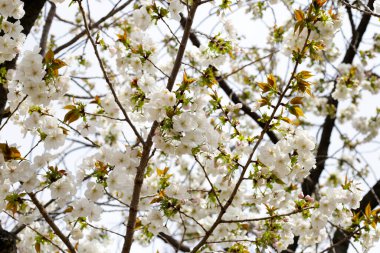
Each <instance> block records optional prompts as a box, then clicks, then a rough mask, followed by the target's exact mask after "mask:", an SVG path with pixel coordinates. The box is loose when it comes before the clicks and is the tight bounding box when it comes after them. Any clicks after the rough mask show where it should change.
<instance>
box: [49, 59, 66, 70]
mask: <svg viewBox="0 0 380 253" xmlns="http://www.w3.org/2000/svg"><path fill="white" fill-rule="evenodd" d="M64 66H67V64H66V62H64V61H62V60H60V59H54V60H53V64H52V68H53V69H60V68H62V67H64Z"/></svg>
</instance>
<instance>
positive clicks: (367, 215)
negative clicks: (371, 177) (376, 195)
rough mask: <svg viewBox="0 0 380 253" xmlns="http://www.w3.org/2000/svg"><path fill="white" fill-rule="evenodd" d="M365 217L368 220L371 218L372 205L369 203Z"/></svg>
mask: <svg viewBox="0 0 380 253" xmlns="http://www.w3.org/2000/svg"><path fill="white" fill-rule="evenodd" d="M364 215H365V216H366V217H367V218H369V217H371V203H368V205H367V206H366V207H365V210H364Z"/></svg>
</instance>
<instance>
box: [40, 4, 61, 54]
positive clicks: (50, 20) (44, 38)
mask: <svg viewBox="0 0 380 253" xmlns="http://www.w3.org/2000/svg"><path fill="white" fill-rule="evenodd" d="M50 4H51V7H50V10H49V13H48V15H47V18H46V21H45V25H44V28H43V30H42V35H41V41H40V48H41V51H40V54H41V55H42V56H44V55H45V52H46V46H47V41H48V37H49V32H50V28H51V25H52V24H53V19H54V16H55V12H56V9H57V7H56V5H55V3H53V2H50Z"/></svg>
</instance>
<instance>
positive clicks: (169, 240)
mask: <svg viewBox="0 0 380 253" xmlns="http://www.w3.org/2000/svg"><path fill="white" fill-rule="evenodd" d="M158 238H160V239H162V240H163V241H164V242H166V243H168V244H170V245H171V246H172V247H173V248H174V249H179V250H181V251H183V252H190V248H189V247H188V246H186V245H183V244H182V243H180V242H178V241H177V240H176V239H174V238H173V237H172V236H170V235H167V234H165V233H163V232H160V233H158Z"/></svg>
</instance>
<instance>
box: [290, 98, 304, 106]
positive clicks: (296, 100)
mask: <svg viewBox="0 0 380 253" xmlns="http://www.w3.org/2000/svg"><path fill="white" fill-rule="evenodd" d="M302 99H303V97H294V98H292V99H291V100H290V103H291V104H292V105H302V104H303V102H302Z"/></svg>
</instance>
